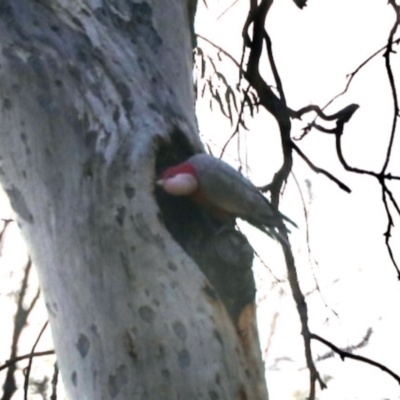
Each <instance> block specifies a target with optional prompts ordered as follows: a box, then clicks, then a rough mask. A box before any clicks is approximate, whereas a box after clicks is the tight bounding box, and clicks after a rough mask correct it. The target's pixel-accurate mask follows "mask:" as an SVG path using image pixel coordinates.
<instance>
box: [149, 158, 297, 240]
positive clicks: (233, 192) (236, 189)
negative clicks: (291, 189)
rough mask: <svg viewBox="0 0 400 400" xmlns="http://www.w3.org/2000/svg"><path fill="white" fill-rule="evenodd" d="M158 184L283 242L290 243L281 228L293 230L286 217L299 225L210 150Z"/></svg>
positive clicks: (165, 174) (174, 169)
mask: <svg viewBox="0 0 400 400" xmlns="http://www.w3.org/2000/svg"><path fill="white" fill-rule="evenodd" d="M157 184H158V185H160V186H162V188H163V189H164V191H165V192H166V193H169V194H171V195H175V196H189V197H190V198H191V199H192V200H193V201H195V202H196V203H197V204H199V205H200V206H201V207H203V209H204V210H205V211H208V212H211V213H213V214H214V215H216V216H218V215H219V216H223V215H229V216H231V217H234V218H237V217H238V218H241V219H243V220H245V221H247V222H249V223H250V224H252V225H253V226H255V227H256V228H258V229H260V230H261V231H263V232H265V233H267V234H268V235H269V236H271V237H274V238H276V239H278V240H279V241H280V242H285V243H287V242H286V240H285V239H284V238H283V237H282V235H281V234H280V233H279V232H278V230H277V229H278V228H281V227H283V228H284V229H286V231H287V232H289V231H288V230H287V228H286V227H285V225H284V224H283V220H285V221H288V222H290V223H291V224H292V225H294V226H296V224H295V223H294V222H292V221H291V220H290V219H289V218H287V217H286V216H284V215H283V214H282V213H280V212H279V211H278V210H276V209H275V208H274V207H273V206H272V205H271V203H270V202H269V201H268V199H266V198H265V197H264V196H263V195H262V194H261V192H260V191H259V190H258V189H257V188H256V187H255V186H254V185H253V184H252V183H251V182H250V181H249V180H248V179H246V178H245V177H244V176H242V174H241V173H240V172H238V171H236V170H235V169H234V168H232V167H231V166H230V165H229V164H227V163H225V162H224V161H222V160H220V159H218V158H215V157H213V156H211V155H209V154H205V153H202V154H196V155H194V156H192V157H190V158H189V159H187V160H186V161H185V162H183V163H181V164H179V165H176V166H174V167H169V168H167V169H166V170H165V171H164V172H163V173H162V177H161V179H160V180H158V181H157Z"/></svg>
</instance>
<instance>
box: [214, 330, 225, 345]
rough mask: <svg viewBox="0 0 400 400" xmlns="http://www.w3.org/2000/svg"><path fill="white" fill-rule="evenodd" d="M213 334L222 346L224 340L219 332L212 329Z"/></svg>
mask: <svg viewBox="0 0 400 400" xmlns="http://www.w3.org/2000/svg"><path fill="white" fill-rule="evenodd" d="M213 334H214V337H215V339H217V341H218V343H219V344H220V345H221V346H223V344H224V341H223V340H222V336H221V334H220V333H219V332H218V331H217V330H216V329H214V332H213Z"/></svg>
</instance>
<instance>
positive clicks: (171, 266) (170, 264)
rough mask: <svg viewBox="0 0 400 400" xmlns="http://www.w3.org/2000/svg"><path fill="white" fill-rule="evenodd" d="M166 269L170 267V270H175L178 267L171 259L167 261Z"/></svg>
mask: <svg viewBox="0 0 400 400" xmlns="http://www.w3.org/2000/svg"><path fill="white" fill-rule="evenodd" d="M167 267H168V269H170V270H171V271H176V270H177V269H178V267H177V266H176V265H175V264H174V263H173V262H171V261H169V262H168V264H167Z"/></svg>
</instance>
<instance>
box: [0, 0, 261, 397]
mask: <svg viewBox="0 0 400 400" xmlns="http://www.w3.org/2000/svg"><path fill="white" fill-rule="evenodd" d="M193 5H194V2H193V1H185V0H169V1H166V0H165V1H164V0H163V1H159V0H153V1H132V0H115V1H111V0H108V1H107V0H87V1H76V0H71V1H68V0H40V1H39V0H37V1H34V0H18V1H16V0H2V1H1V3H0V37H1V41H0V42H1V43H0V46H1V51H0V96H1V103H0V104H1V111H0V112H1V124H0V157H1V160H0V162H1V164H0V176H1V182H2V185H3V187H4V188H5V190H6V191H7V193H8V195H9V197H10V200H11V203H12V206H13V208H14V210H15V212H16V214H17V215H18V220H19V224H20V226H21V229H22V231H23V234H24V236H25V238H26V240H27V242H28V246H29V249H30V251H31V253H32V257H33V260H34V262H35V264H36V266H37V268H38V271H39V276H40V282H41V287H42V289H43V292H44V294H45V300H46V305H47V308H48V312H49V316H50V322H51V327H52V332H53V337H54V341H55V347H56V351H57V356H58V359H59V365H60V369H61V372H62V376H63V381H64V383H65V386H66V389H67V393H68V396H69V398H70V399H71V400H72V399H79V400H86V399H88V400H89V399H90V400H102V399H114V398H115V399H130V400H132V399H149V400H156V399H184V400H188V399H191V400H195V399H212V400H216V399H229V400H232V399H265V398H266V396H267V395H266V388H265V382H264V377H263V368H262V363H261V357H260V351H259V349H258V347H257V346H258V337H257V333H256V331H255V329H254V326H255V325H254V282H253V279H252V277H251V276H250V277H249V263H250V261H251V255H250V256H249V254H248V245H247V242H246V241H244V239H243V238H242V237H241V236H235V234H233V233H231V234H229V238H228V239H227V237H226V233H225V234H224V233H222V234H219V235H217V234H214V233H212V234H210V235H208V236H207V238H206V239H207V240H206V239H205V236H204V232H211V231H212V232H214V230H215V225H213V224H209V221H208V219H207V218H206V217H205V218H197V219H196V218H195V220H196V222H195V223H196V224H197V225H196V226H197V228H196V229H198V230H197V231H196V229H195V230H194V233H193V235H194V236H192V238H194V239H198V242H197V244H196V243H194V242H195V240H194V239H193V240H192V241H190V240H189V239H188V238H187V237H186V236H185V238H184V239H183V240H181V243H178V240H179V239H182V237H181V238H180V236H182V234H181V235H180V234H179V229H178V228H177V226H178V227H179V226H180V225H179V224H178V225H176V224H175V223H174V218H173V212H171V213H170V214H168V215H167V214H165V213H168V212H169V208H168V207H171V206H170V205H169V206H166V207H164V206H161V205H160V204H159V203H157V201H156V196H155V188H154V179H155V174H156V170H159V169H160V168H162V167H163V166H164V165H166V164H168V163H169V162H171V163H173V162H176V159H179V158H183V157H187V156H189V155H190V154H193V153H194V152H196V151H200V150H201V149H202V147H201V144H200V142H199V139H198V136H197V130H196V123H195V114H194V107H193V92H192V78H191V73H192V71H191V69H192V53H191V47H192V38H191V34H190V32H191V24H192V16H191V15H189V14H190V13H189V12H188V10H193V9H194V7H193ZM157 197H158V202H161V201H163V199H162V196H161V197H160V196H159V195H157ZM168 201H170V199H167V200H166V202H168ZM169 204H170V203H169ZM174 207H175V206H174ZM175 209H176V207H175ZM193 212H194V213H196V212H197V210H194V211H193ZM191 215H192V214H190V215H189V219H190V218H192V216H191ZM177 218H178V217H177ZM203 223H204V225H206V226H208V228H207V227H206V228H201V229H203V231H201V229H200V228H198V227H199V226H201V224H203ZM188 224H190V223H189V222H188ZM207 224H209V225H207ZM211 225H212V227H211V228H209V227H210V226H211ZM174 227H175V228H174ZM167 228H168V229H167ZM207 229H211V231H207ZM199 230H200V231H201V234H200V235H197V233H198V232H199ZM217 233H218V232H217ZM190 235H191V234H190V231H189V234H188V235H187V236H189V237H190ZM196 235H197V236H196ZM213 235H214V236H216V237H218V239H217V240H215V241H214V240H212V239H213ZM199 238H200V239H199ZM199 242H201V243H200V244H201V246H202V247H201V250H202V251H201V252H199V248H200V247H199V246H200V245H199ZM218 242H221V243H222V242H224V243H225V244H223V245H221V246H219V247H218V249H217V250H216V245H215V243H218ZM207 243H208V246H209V249H212V250H207V246H206V244H207ZM238 243H239V244H240V245H238ZM224 246H225V247H224ZM185 247H186V248H185ZM183 248H185V250H186V251H183V250H182V249H183ZM223 248H225V249H226V250H227V251H229V252H230V251H236V252H237V251H238V250H241V249H242V248H243V249H244V250H243V252H244V256H238V255H232V254H223V253H224V252H221V249H223ZM221 253H222V254H221ZM188 254H190V256H188ZM207 254H208V255H207ZM210 254H212V256H211V255H210ZM221 258H224V259H225V260H226V261H225V262H226V265H225V267H227V268H229V267H230V265H233V264H235V263H236V264H237V263H238V261H239V260H244V262H245V264H244V265H243V267H242V270H244V271H245V272H240V268H239V267H238V266H237V265H236V269H233V270H232V272H230V271H229V270H228V275H227V273H226V272H225V275H223V274H222V272H221V271H222V270H221V269H219V270H217V271H215V270H214V269H213V268H210V265H211V262H216V260H217V261H218V260H220V259H221ZM193 259H195V260H196V261H198V262H199V263H201V262H203V264H204V263H210V264H209V269H210V271H208V278H206V277H205V273H207V271H206V270H207V268H206V267H205V266H204V265H203V268H202V269H199V267H198V265H197V264H196V263H195V262H194V261H193ZM213 260H214V261H213ZM220 265H222V264H221V263H220ZM203 271H206V272H203ZM218 271H219V272H218ZM229 273H230V275H231V276H235V277H236V278H235V281H233V280H232V279H231V281H230V282H229V279H228V278H229ZM213 274H214V275H217V279H215V277H213ZM221 274H222V275H223V276H222V278H221ZM235 274H236V275H235ZM243 276H246V277H247V278H246V279H241V277H243ZM237 278H238V279H237ZM213 279H214V282H215V283H214V284H212V283H210V281H213ZM224 280H225V281H226V282H227V284H226V285H224V284H223V281H224ZM241 281H246V282H247V283H246V285H247V286H246V288H245V289H243V286H242V285H241ZM235 285H236V286H235ZM224 291H225V292H226V293H224ZM236 291H237V292H238V296H237V297H239V300H235V296H234V294H235V292H236ZM242 292H243V293H244V295H242V294H241V293H242ZM224 298H225V300H224ZM221 299H222V300H221ZM244 299H245V300H244Z"/></svg>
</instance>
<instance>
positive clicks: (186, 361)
mask: <svg viewBox="0 0 400 400" xmlns="http://www.w3.org/2000/svg"><path fill="white" fill-rule="evenodd" d="M178 363H179V365H180V366H181V368H187V367H189V366H190V363H191V360H190V353H189V351H188V349H183V350H181V351H180V352H179V353H178Z"/></svg>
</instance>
